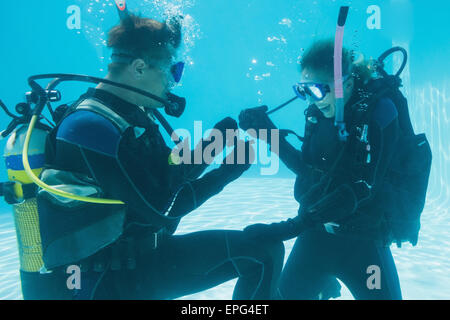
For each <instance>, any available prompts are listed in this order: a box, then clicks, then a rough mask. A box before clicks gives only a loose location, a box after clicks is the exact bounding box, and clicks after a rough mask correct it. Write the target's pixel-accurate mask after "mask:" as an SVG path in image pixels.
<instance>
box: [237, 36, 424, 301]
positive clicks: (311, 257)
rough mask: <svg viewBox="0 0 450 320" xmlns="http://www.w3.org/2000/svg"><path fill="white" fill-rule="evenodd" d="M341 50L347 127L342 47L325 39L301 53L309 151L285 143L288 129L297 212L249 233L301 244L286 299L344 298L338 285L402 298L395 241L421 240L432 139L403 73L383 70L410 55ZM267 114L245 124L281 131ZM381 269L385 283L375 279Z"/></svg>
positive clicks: (257, 113) (284, 288)
mask: <svg viewBox="0 0 450 320" xmlns="http://www.w3.org/2000/svg"><path fill="white" fill-rule="evenodd" d="M341 48H342V47H341ZM341 50H342V58H341V61H340V62H339V63H341V65H340V67H341V74H340V75H339V78H340V79H342V82H341V89H342V91H341V93H342V96H341V99H342V100H341V103H342V104H341V106H345V107H344V108H343V111H344V117H343V120H344V121H343V122H342V123H345V126H338V124H339V122H338V121H337V117H338V113H339V110H338V109H339V106H338V103H337V102H338V101H337V100H338V98H337V93H336V90H335V89H336V81H335V80H336V70H339V69H337V68H336V58H337V57H338V56H337V55H336V44H335V42H333V40H322V41H317V42H315V43H313V44H312V46H311V47H310V48H309V50H307V51H306V52H305V54H304V55H303V56H302V59H301V62H300V65H301V82H299V83H297V84H296V85H295V86H294V90H295V92H296V95H297V96H298V97H299V98H301V99H303V100H305V101H307V103H308V104H309V106H308V108H307V109H306V110H305V123H306V125H305V134H304V137H300V138H301V140H302V142H303V144H302V147H301V151H300V150H297V149H295V148H294V147H293V146H292V145H291V144H290V143H289V142H288V141H287V140H286V137H287V135H288V134H289V133H292V132H290V131H289V130H280V141H279V157H280V159H281V160H282V161H283V162H284V163H285V164H286V166H287V167H288V168H289V169H290V170H291V171H292V172H294V173H295V174H296V176H297V179H296V182H295V192H294V195H295V199H296V200H297V201H298V202H299V204H300V208H299V211H298V215H297V216H296V217H294V218H291V219H288V220H286V221H283V222H279V223H273V224H270V225H267V224H256V225H251V226H248V227H247V228H246V229H245V232H246V233H247V234H249V236H250V237H254V238H255V239H259V240H261V241H262V240H266V241H267V240H271V241H279V240H283V241H286V240H289V239H292V238H296V242H295V244H294V247H293V249H292V252H291V254H290V256H289V258H288V260H287V262H286V265H285V266H284V269H283V271H282V275H281V278H280V283H279V295H280V298H282V299H328V298H335V297H338V296H339V291H340V284H339V282H338V281H337V279H340V280H341V281H342V282H343V283H344V284H345V285H346V286H347V287H348V289H349V290H350V292H351V293H352V295H353V296H354V298H355V299H401V298H402V295H401V289H400V283H399V279H398V274H397V271H396V267H395V263H394V260H393V257H392V254H391V251H390V247H389V245H390V244H391V243H392V242H396V243H397V244H398V245H401V243H402V242H404V241H409V242H411V243H412V244H413V245H415V244H416V243H417V237H418V232H419V228H420V222H419V218H420V213H421V212H422V210H423V207H424V203H425V196H426V189H427V185H428V177H429V172H430V166H431V151H430V147H429V145H428V142H427V140H426V138H425V136H424V135H423V134H421V135H415V134H414V131H413V128H412V125H411V121H410V118H409V114H408V109H407V102H406V99H405V98H404V97H403V95H402V94H401V92H400V91H399V89H398V88H399V86H400V85H401V80H400V78H399V77H398V75H399V74H400V72H401V70H400V71H399V72H398V73H397V74H396V75H395V76H393V75H388V74H387V73H386V72H385V71H384V69H383V68H382V61H383V60H384V59H385V58H386V56H388V55H390V54H391V53H392V52H395V51H402V52H403V53H404V55H405V59H404V64H405V63H406V51H404V49H402V48H393V49H391V50H388V51H387V52H386V53H385V54H383V55H382V56H381V57H380V58H379V61H378V63H377V64H373V63H369V62H368V61H364V59H359V61H354V57H353V54H352V53H351V52H350V51H349V50H347V49H345V48H342V49H341ZM404 64H403V66H402V67H401V69H403V68H404ZM267 111H268V108H267V106H262V107H256V108H251V109H246V110H244V111H242V112H241V114H240V116H239V121H240V123H239V125H240V127H241V128H242V129H244V130H248V129H250V128H251V129H255V130H256V132H257V130H260V129H265V130H269V129H276V126H275V124H274V123H273V122H272V121H271V120H270V118H269V117H268V113H270V112H267ZM343 128H344V130H342V129H343ZM250 132H251V131H249V133H250ZM267 142H268V144H269V146H270V145H272V144H273V143H274V141H271V139H267ZM277 142H278V141H277ZM375 269H376V270H378V273H377V276H378V278H377V279H378V280H373V279H374V278H373V277H372V278H371V275H372V273H373V270H375Z"/></svg>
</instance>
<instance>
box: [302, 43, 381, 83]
mask: <svg viewBox="0 0 450 320" xmlns="http://www.w3.org/2000/svg"><path fill="white" fill-rule="evenodd" d="M355 61H356V60H355V53H354V52H353V51H350V50H348V49H347V48H345V47H344V48H343V49H342V75H343V76H347V75H349V74H351V75H353V78H354V81H355V88H362V87H363V86H364V84H366V83H367V81H368V80H369V79H370V78H372V76H373V73H374V70H373V68H372V67H371V63H370V62H369V61H366V60H362V61H358V62H355ZM300 68H301V70H302V71H303V70H305V69H310V70H314V71H316V72H322V73H323V74H325V75H326V76H328V77H329V78H330V79H333V78H334V40H333V39H325V40H319V41H316V42H314V43H313V44H312V45H311V46H310V47H309V48H308V50H306V52H305V53H304V54H303V56H302V58H301V60H300Z"/></svg>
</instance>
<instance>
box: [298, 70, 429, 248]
mask: <svg viewBox="0 0 450 320" xmlns="http://www.w3.org/2000/svg"><path fill="white" fill-rule="evenodd" d="M400 86H401V80H400V78H399V77H398V76H385V77H381V78H379V79H372V80H370V81H369V82H368V84H367V85H366V87H365V88H363V91H364V94H365V97H364V98H363V99H360V100H359V101H358V102H357V103H355V104H353V105H351V106H350V107H349V108H348V109H350V113H351V115H349V116H350V118H351V120H350V121H349V125H350V126H349V132H350V139H349V140H348V141H347V142H346V144H353V145H352V146H347V150H351V151H350V152H346V155H344V156H345V158H344V159H345V161H346V162H347V163H346V164H345V165H344V167H346V168H351V170H352V173H353V174H354V172H360V171H361V170H363V169H364V165H365V164H366V163H368V162H370V140H369V138H368V131H369V124H370V115H371V114H372V112H373V108H374V107H375V106H376V104H377V102H378V101H379V100H380V99H382V98H388V99H390V100H391V101H392V102H393V103H394V105H395V107H396V109H397V113H398V121H399V127H400V136H399V139H398V143H397V148H396V152H395V154H394V155H393V157H392V160H391V162H390V164H389V166H388V169H387V172H386V174H385V177H384V181H383V186H382V187H381V188H380V189H379V195H378V196H377V199H382V202H381V203H380V205H379V206H377V208H376V210H380V211H381V213H380V216H381V217H382V219H383V220H384V223H385V225H386V226H387V233H388V234H387V235H384V236H383V238H384V240H383V241H384V242H385V244H390V243H393V242H394V243H396V244H397V246H399V247H400V246H401V244H402V242H407V241H408V242H410V243H411V244H412V245H416V244H417V241H418V235H419V230H420V216H421V213H422V211H423V209H424V206H425V198H426V192H427V187H428V179H429V174H430V170H431V158H432V155H431V148H430V145H429V143H428V140H427V138H426V136H425V134H423V133H422V134H418V135H416V134H415V133H414V130H413V127H412V123H411V120H410V116H409V109H408V102H407V99H406V98H405V97H404V95H403V94H402V92H401V91H400V90H399V88H400ZM319 116H320V111H319V110H318V109H317V107H315V106H314V105H312V106H310V107H309V108H308V109H307V110H306V111H305V117H306V121H305V123H306V125H305V138H304V141H303V143H304V146H307V145H308V144H309V143H310V141H311V137H312V136H313V135H314V131H315V129H316V126H317V123H318V121H317V117H319ZM352 135H353V139H352ZM355 141H356V143H355ZM349 153H350V154H351V156H350V157H348V154H349ZM340 160H341V159H336V160H335V161H340ZM355 166H359V167H360V168H359V169H361V170H355ZM330 167H331V166H330ZM333 167H336V166H333ZM309 168H310V170H309V172H308V173H307V174H306V176H305V177H299V178H298V179H297V183H296V193H297V194H300V195H298V196H297V198H301V194H304V193H305V192H307V189H308V188H309V187H310V186H311V185H312V184H314V183H316V182H317V181H318V180H320V179H322V178H323V177H324V175H325V176H329V178H330V179H331V178H332V176H333V175H336V174H337V173H336V170H333V172H329V171H328V172H327V170H324V168H323V166H317V165H314V164H310V165H309ZM341 173H342V172H341ZM308 186H309V187H308ZM359 227H361V228H362V229H364V226H359ZM366 227H370V226H368V225H367V226H366ZM337 230H339V229H337ZM344 230H345V231H348V230H349V229H348V228H345V225H343V228H341V231H343V232H344Z"/></svg>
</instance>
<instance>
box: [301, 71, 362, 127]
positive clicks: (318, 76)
mask: <svg viewBox="0 0 450 320" xmlns="http://www.w3.org/2000/svg"><path fill="white" fill-rule="evenodd" d="M300 81H301V82H304V83H320V84H324V85H328V86H329V87H330V92H328V93H327V94H326V95H325V97H324V98H323V99H322V100H320V101H316V100H313V99H312V98H311V97H310V96H309V95H307V99H308V102H309V103H310V104H315V105H316V106H317V108H319V110H320V111H321V112H322V113H323V115H324V116H325V118H334V116H335V114H336V97H335V95H334V79H333V78H330V77H329V76H327V75H326V74H325V73H324V72H320V71H315V70H312V69H308V68H305V69H304V70H303V71H302V76H301V80H300ZM352 92H353V79H352V78H351V77H350V78H349V79H348V80H346V81H345V82H344V104H345V103H347V101H348V100H349V99H350V96H351V95H352Z"/></svg>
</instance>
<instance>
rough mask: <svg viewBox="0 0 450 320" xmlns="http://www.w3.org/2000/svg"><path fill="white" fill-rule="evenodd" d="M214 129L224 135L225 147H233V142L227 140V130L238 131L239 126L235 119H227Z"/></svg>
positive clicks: (217, 124)
mask: <svg viewBox="0 0 450 320" xmlns="http://www.w3.org/2000/svg"><path fill="white" fill-rule="evenodd" d="M214 129H216V130H219V131H220V132H221V133H222V136H223V145H224V146H225V145H227V146H230V145H232V143H233V141H228V140H227V130H233V131H236V130H238V124H237V122H236V120H234V119H233V118H230V117H226V118H225V119H223V120H221V121H219V122H218V123H216V125H215V126H214Z"/></svg>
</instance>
